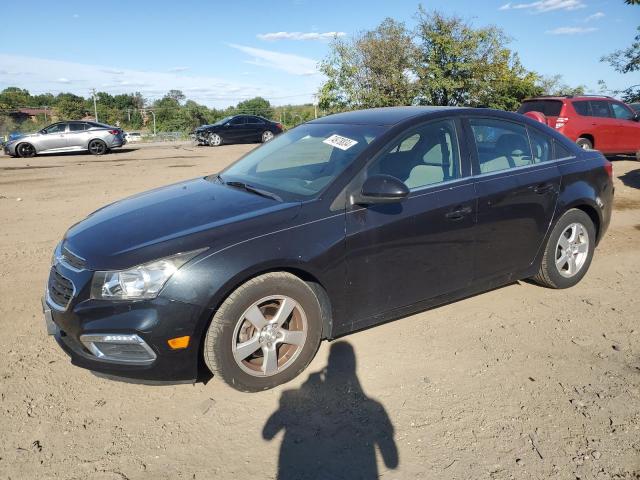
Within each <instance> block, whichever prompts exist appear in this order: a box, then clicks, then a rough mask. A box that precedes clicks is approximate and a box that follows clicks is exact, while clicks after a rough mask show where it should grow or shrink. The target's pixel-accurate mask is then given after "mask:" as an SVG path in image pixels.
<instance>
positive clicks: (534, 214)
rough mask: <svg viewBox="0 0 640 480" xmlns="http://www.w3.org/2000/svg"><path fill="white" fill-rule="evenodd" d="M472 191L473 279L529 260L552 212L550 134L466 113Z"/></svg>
mask: <svg viewBox="0 0 640 480" xmlns="http://www.w3.org/2000/svg"><path fill="white" fill-rule="evenodd" d="M469 128H470V130H471V132H472V133H473V134H472V135H470V137H471V140H472V141H473V142H474V144H475V145H476V146H477V147H476V152H475V155H474V157H475V159H474V161H475V163H476V165H475V170H474V171H476V172H483V173H480V174H479V175H477V176H476V178H475V182H476V183H475V186H476V193H477V197H478V206H477V208H478V217H477V226H476V235H475V239H476V255H475V261H474V269H475V280H476V282H479V281H482V280H485V279H488V278H491V277H497V276H502V275H509V274H513V275H515V274H517V273H519V272H522V271H523V270H524V269H526V268H527V267H528V266H529V265H531V263H532V262H533V260H534V258H535V255H536V253H537V252H538V250H539V248H540V246H541V245H542V242H543V240H544V237H545V235H546V232H547V230H548V227H549V224H550V222H551V219H552V217H553V213H554V210H555V206H556V201H557V197H558V191H559V188H560V172H559V170H558V168H557V165H556V164H555V163H554V162H552V161H549V160H551V157H550V152H551V148H550V146H551V139H547V140H545V138H544V137H545V135H541V134H540V133H535V132H532V135H531V139H532V142H533V144H534V147H535V148H534V149H533V151H532V150H531V143H530V142H529V134H528V133H527V130H526V129H525V128H524V126H522V125H520V124H517V123H512V122H508V121H503V120H495V119H483V118H472V119H470V120H469Z"/></svg>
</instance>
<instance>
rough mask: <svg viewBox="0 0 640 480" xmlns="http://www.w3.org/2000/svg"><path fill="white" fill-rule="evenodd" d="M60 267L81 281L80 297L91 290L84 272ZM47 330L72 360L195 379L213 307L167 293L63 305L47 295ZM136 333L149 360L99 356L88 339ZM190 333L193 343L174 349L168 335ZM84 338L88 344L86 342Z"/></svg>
mask: <svg viewBox="0 0 640 480" xmlns="http://www.w3.org/2000/svg"><path fill="white" fill-rule="evenodd" d="M57 268H58V270H57V271H58V272H60V273H62V275H64V276H66V277H68V278H71V280H75V281H76V282H78V285H77V286H76V288H77V289H78V292H79V295H80V298H82V294H83V292H84V291H86V287H87V286H86V285H85V286H84V287H83V286H82V284H81V283H80V282H81V278H80V277H81V275H82V274H81V273H79V272H75V273H76V277H74V272H73V271H72V270H68V269H65V267H64V266H60V265H58V267H57ZM42 304H43V312H44V318H45V324H46V326H47V332H48V333H49V334H51V335H53V336H54V337H55V339H56V341H57V342H58V344H59V345H60V347H61V348H62V349H63V350H64V351H65V352H66V353H67V355H69V357H70V358H71V363H72V364H73V365H76V366H78V367H82V368H86V369H89V370H92V371H94V372H99V373H102V374H105V375H109V376H115V377H125V378H127V379H136V380H141V381H143V383H144V382H146V381H152V382H172V383H173V382H178V383H181V382H184V381H196V380H197V379H198V378H199V376H200V355H199V349H200V344H201V341H200V340H201V338H202V333H203V332H202V330H203V327H202V325H206V321H204V320H205V318H207V317H209V316H210V315H211V313H212V312H210V311H208V310H206V309H203V308H202V307H200V306H197V305H191V304H188V303H184V302H179V301H174V300H171V299H167V298H161V297H158V298H155V299H153V300H144V301H135V302H132V301H129V302H109V301H100V300H90V299H87V300H83V301H77V300H76V298H74V299H73V300H72V301H71V303H70V304H69V306H68V307H67V308H66V309H64V308H60V307H59V306H58V305H57V304H55V302H53V301H52V300H51V298H50V297H49V295H48V294H47V295H45V298H44V299H43V301H42ZM105 335H108V336H137V337H138V338H139V339H140V340H142V342H144V345H145V348H148V349H149V351H150V352H151V353H152V355H151V357H152V358H151V359H150V360H149V361H146V362H131V361H121V360H113V359H112V358H109V356H106V357H102V358H101V357H100V355H99V352H97V351H96V349H93V348H91V347H92V345H90V344H88V343H87V338H89V339H91V338H96V336H100V337H104V336H105ZM185 335H188V336H190V337H191V339H190V342H189V346H188V347H187V348H184V349H179V350H173V349H171V347H169V345H168V343H167V340H168V339H170V338H175V337H181V336H185ZM82 340H84V343H83V341H82Z"/></svg>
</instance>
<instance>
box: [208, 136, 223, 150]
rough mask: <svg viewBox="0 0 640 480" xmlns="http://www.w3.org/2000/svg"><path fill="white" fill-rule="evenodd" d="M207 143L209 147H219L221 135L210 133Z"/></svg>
mask: <svg viewBox="0 0 640 480" xmlns="http://www.w3.org/2000/svg"><path fill="white" fill-rule="evenodd" d="M207 143H208V144H209V146H210V147H219V146H220V145H222V137H221V136H220V135H218V134H217V133H210V134H209V140H208V142H207Z"/></svg>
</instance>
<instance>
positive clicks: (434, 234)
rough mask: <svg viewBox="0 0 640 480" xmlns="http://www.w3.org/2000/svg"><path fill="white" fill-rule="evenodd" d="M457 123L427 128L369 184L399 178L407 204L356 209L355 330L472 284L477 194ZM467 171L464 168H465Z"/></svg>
mask: <svg viewBox="0 0 640 480" xmlns="http://www.w3.org/2000/svg"><path fill="white" fill-rule="evenodd" d="M460 159H461V156H460V149H459V142H458V129H457V127H456V124H455V123H454V122H453V121H452V120H449V119H444V120H434V121H431V122H427V123H424V124H422V125H419V126H417V127H415V128H413V129H410V130H408V131H406V132H405V133H404V134H401V135H400V136H399V137H397V138H396V139H395V140H393V141H391V142H390V143H389V144H388V145H387V147H384V148H383V149H381V153H380V154H379V155H377V156H376V157H375V158H374V159H373V160H372V161H371V162H370V164H369V165H368V166H367V167H366V168H365V170H364V172H363V175H362V177H363V178H366V177H367V176H370V175H378V174H382V175H392V176H394V177H396V178H398V179H400V180H402V181H403V182H405V183H406V185H407V186H408V187H409V188H410V190H411V192H410V194H409V196H408V197H407V198H406V199H405V201H404V202H402V203H395V204H386V205H369V206H367V207H360V206H354V207H352V208H353V209H352V210H351V211H348V212H347V216H346V250H347V294H348V298H351V299H352V301H351V302H349V309H350V311H349V315H350V316H351V319H352V321H353V322H354V327H356V328H360V327H364V326H367V325H370V324H373V323H375V322H377V321H379V320H380V319H382V317H384V316H385V313H389V312H390V311H392V310H395V309H400V308H402V307H407V306H410V305H413V304H416V303H418V302H421V301H424V300H428V299H430V298H433V297H437V296H439V295H443V294H446V293H450V292H453V291H455V290H459V289H461V288H463V287H465V286H466V285H468V284H469V283H470V282H471V279H472V275H473V272H472V269H473V251H474V249H473V240H474V239H473V227H474V223H475V211H476V193H475V188H474V185H473V180H472V179H471V178H470V177H469V176H467V177H466V178H465V177H464V176H463V174H462V173H461V172H465V173H466V172H468V170H467V169H466V165H464V166H463V165H462V164H461V161H460ZM463 167H464V168H463Z"/></svg>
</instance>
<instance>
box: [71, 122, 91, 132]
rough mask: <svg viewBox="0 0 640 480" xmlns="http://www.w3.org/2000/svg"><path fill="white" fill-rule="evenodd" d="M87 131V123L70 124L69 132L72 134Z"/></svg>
mask: <svg viewBox="0 0 640 480" xmlns="http://www.w3.org/2000/svg"><path fill="white" fill-rule="evenodd" d="M86 129H87V124H86V123H70V124H69V131H70V132H83V131H85V130H86Z"/></svg>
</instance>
